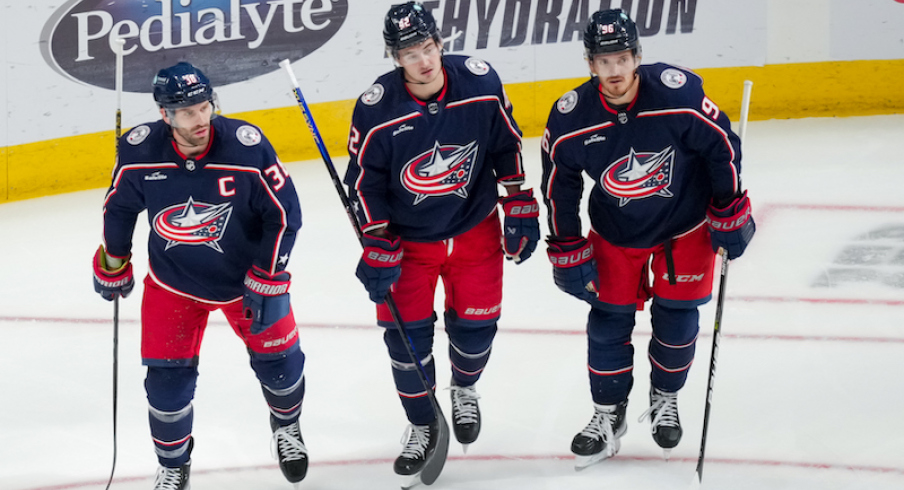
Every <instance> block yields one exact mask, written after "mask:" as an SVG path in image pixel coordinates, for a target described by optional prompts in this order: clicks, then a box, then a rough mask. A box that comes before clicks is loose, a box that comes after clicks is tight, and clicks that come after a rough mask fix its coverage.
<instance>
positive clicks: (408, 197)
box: [345, 55, 524, 242]
mask: <svg viewBox="0 0 904 490" xmlns="http://www.w3.org/2000/svg"><path fill="white" fill-rule="evenodd" d="M443 70H444V73H445V86H444V87H443V89H442V91H441V92H440V93H439V94H437V95H436V96H435V97H434V99H432V100H429V101H426V102H425V101H421V100H418V99H417V98H415V97H414V96H413V95H412V94H411V93H410V92H409V91H408V89H407V88H406V87H405V83H404V80H403V78H402V69H401V68H398V69H396V70H395V71H392V72H389V73H387V74H385V75H383V76H381V77H379V78H378V79H377V81H376V83H374V84H373V85H372V86H371V87H370V89H368V90H367V91H366V92H365V93H364V94H363V95H362V96H361V97H360V98H359V100H358V102H357V104H356V105H355V111H354V114H353V116H352V127H351V133H350V136H349V146H348V149H349V155H350V157H351V160H350V162H349V166H348V170H347V172H346V175H345V184H346V185H348V186H349V194H350V198H351V201H352V204H353V206H354V207H355V212H356V215H357V218H358V222H359V223H361V225H362V228H363V229H364V230H365V231H367V230H369V229H373V228H376V227H380V226H383V225H386V224H387V223H388V225H389V230H390V231H392V232H393V233H395V234H397V235H399V236H400V237H402V238H403V239H405V240H411V241H419V242H431V241H438V240H445V239H447V238H450V237H453V236H456V235H459V234H461V233H464V232H465V231H468V230H469V229H471V228H472V227H474V226H475V225H477V224H478V223H480V222H481V221H483V220H484V219H486V217H487V216H488V215H489V214H490V213H492V212H493V209H494V208H495V206H496V199H497V197H498V194H497V182H499V183H502V184H505V185H508V184H521V183H523V181H524V169H523V166H522V161H521V130H520V129H519V128H518V126H517V125H516V124H515V121H514V119H513V118H512V107H511V105H510V104H509V102H508V99H507V98H506V96H505V93H504V91H503V88H502V83H501V82H500V80H499V76H498V75H497V74H496V72H495V71H494V70H493V69H492V68H491V67H490V66H489V65H488V64H487V63H486V62H484V61H482V60H479V59H477V58H468V57H465V56H459V55H444V56H443Z"/></svg>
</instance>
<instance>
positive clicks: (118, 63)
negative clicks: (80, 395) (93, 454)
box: [106, 39, 125, 490]
mask: <svg viewBox="0 0 904 490" xmlns="http://www.w3.org/2000/svg"><path fill="white" fill-rule="evenodd" d="M114 44H115V46H116V83H115V85H116V87H115V88H116V132H115V135H116V136H115V141H114V143H113V144H114V145H115V146H114V147H115V148H116V150H115V156H116V158H117V159H118V157H119V137H120V136H121V135H122V57H123V47H124V46H125V40H123V39H117V40H116V42H115V43H114ZM118 400H119V296H117V295H114V296H113V465H112V467H111V468H110V479H109V480H107V487H106V490H110V485H112V484H113V474H114V473H116V414H117V411H118V410H117V405H118V403H117V402H118Z"/></svg>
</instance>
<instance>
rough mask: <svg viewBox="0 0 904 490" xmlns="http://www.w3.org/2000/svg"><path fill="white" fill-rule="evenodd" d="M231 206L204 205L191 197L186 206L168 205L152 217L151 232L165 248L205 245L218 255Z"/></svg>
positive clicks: (230, 213)
mask: <svg viewBox="0 0 904 490" xmlns="http://www.w3.org/2000/svg"><path fill="white" fill-rule="evenodd" d="M231 215H232V204H231V203H228V202H227V203H223V204H216V205H214V204H205V203H202V202H195V201H194V199H192V198H191V197H189V198H188V202H186V203H185V204H176V205H175V206H170V207H168V208H166V209H164V210H162V211H160V212H159V213H157V216H154V221H153V222H152V223H153V227H154V231H155V232H156V233H157V234H158V235H160V237H161V238H163V239H164V240H167V244H166V249H165V250H169V249H171V248H173V247H175V246H177V245H205V246H208V247H210V248H212V249H214V250H216V251H217V252H220V253H223V249H222V248H220V243H219V242H220V239H222V238H223V233H224V232H225V231H226V225H228V224H229V217H230V216H231Z"/></svg>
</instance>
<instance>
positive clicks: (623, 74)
mask: <svg viewBox="0 0 904 490" xmlns="http://www.w3.org/2000/svg"><path fill="white" fill-rule="evenodd" d="M638 61H639V58H636V57H635V56H634V53H633V52H632V51H631V50H626V51H619V52H616V53H605V54H597V55H594V56H593V58H591V59H590V60H589V61H588V63H590V71H591V72H593V73H595V74H596V75H597V76H598V77H599V80H600V86H601V88H602V91H603V95H605V96H606V98H607V99H613V100H617V99H620V98H622V97H624V96H625V95H627V94H628V92H629V91H631V89H632V88H633V87H634V85H635V83H636V77H635V76H634V74H635V70H637V64H638Z"/></svg>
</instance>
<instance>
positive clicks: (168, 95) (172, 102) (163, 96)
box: [154, 61, 214, 109]
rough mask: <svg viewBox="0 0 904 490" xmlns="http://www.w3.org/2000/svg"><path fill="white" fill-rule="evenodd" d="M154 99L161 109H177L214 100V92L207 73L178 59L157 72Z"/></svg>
mask: <svg viewBox="0 0 904 490" xmlns="http://www.w3.org/2000/svg"><path fill="white" fill-rule="evenodd" d="M154 100H155V101H156V102H157V105H158V106H159V107H161V108H163V109H178V108H180V107H189V106H193V105H195V104H200V103H202V102H214V92H213V87H211V85H210V80H209V79H208V78H207V75H205V74H204V73H203V72H202V71H201V70H199V69H197V68H195V67H194V66H192V64H191V63H187V62H185V61H180V62H179V63H177V64H176V65H174V66H171V67H169V68H164V69H162V70H160V71H159V72H157V76H155V77H154Z"/></svg>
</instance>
